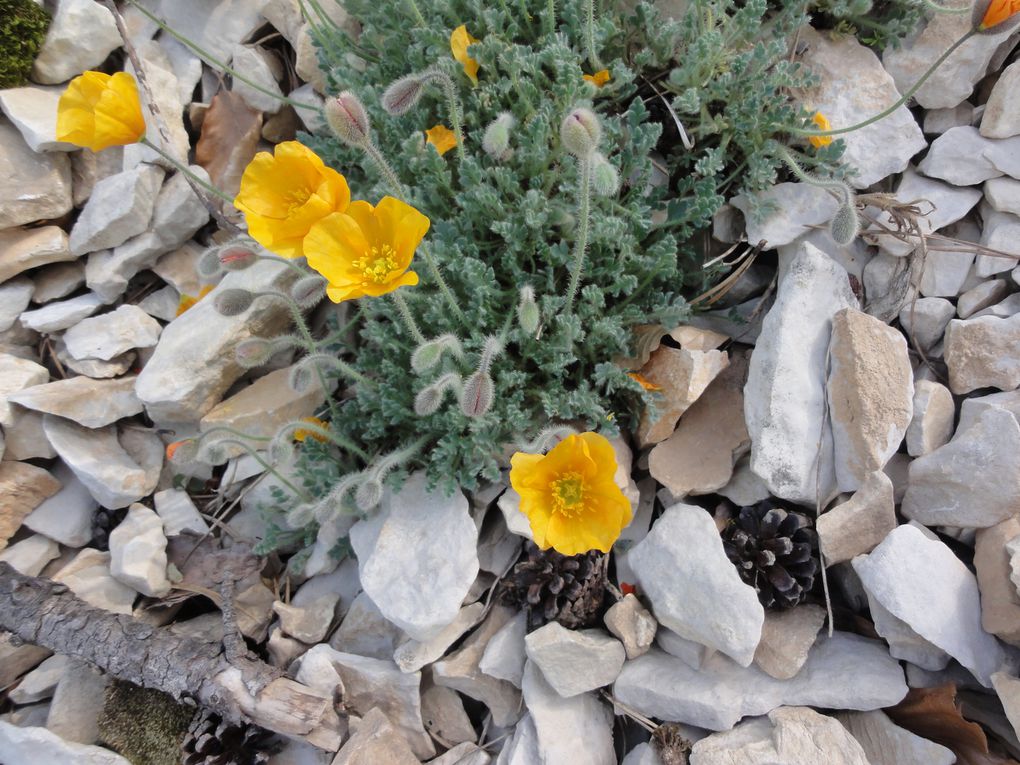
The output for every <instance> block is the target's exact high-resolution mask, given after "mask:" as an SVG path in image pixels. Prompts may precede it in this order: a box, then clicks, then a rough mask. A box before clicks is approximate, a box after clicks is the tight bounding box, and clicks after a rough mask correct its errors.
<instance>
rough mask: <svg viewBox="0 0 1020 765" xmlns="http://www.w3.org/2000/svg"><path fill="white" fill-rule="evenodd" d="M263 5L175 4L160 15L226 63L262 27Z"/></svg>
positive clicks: (242, 1)
mask: <svg viewBox="0 0 1020 765" xmlns="http://www.w3.org/2000/svg"><path fill="white" fill-rule="evenodd" d="M264 5H266V0H255V2H249V1H248V0H217V2H214V3H208V2H206V1H205V0H176V1H175V2H172V3H165V4H164V5H163V6H161V7H160V15H161V16H162V18H163V19H164V21H166V23H167V25H169V26H170V28H171V29H174V30H176V31H177V32H178V34H180V35H181V36H183V37H186V38H187V39H189V40H191V41H192V42H194V43H195V44H196V45H197V46H199V47H200V48H204V49H205V50H207V51H209V53H210V54H212V55H213V56H215V57H216V58H218V59H219V60H220V61H227V60H228V59H229V58H230V52H231V49H232V48H233V47H234V45H235V44H236V43H239V42H241V41H242V40H246V39H248V36H249V35H250V34H251V33H252V32H254V31H255V30H256V29H257V28H258V27H259V26H261V25H262V24H263V23H265V22H264V21H263V19H262V8H263V6H264ZM327 7H328V6H327Z"/></svg>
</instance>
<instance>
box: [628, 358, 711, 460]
mask: <svg viewBox="0 0 1020 765" xmlns="http://www.w3.org/2000/svg"><path fill="white" fill-rule="evenodd" d="M728 364H729V356H728V354H727V353H726V351H690V350H685V349H683V348H681V349H679V350H678V349H676V348H670V347H667V346H659V348H657V349H656V350H655V351H654V352H653V353H652V355H651V357H650V358H649V359H648V363H647V364H645V365H644V366H643V367H642V368H641V375H642V376H643V377H644V378H645V379H646V380H648V381H649V382H650V383H652V384H653V385H658V386H659V387H660V388H661V389H662V390H661V391H659V393H660V398H659V399H658V400H657V401H656V403H655V406H654V407H646V408H645V411H644V412H643V413H642V415H641V422H640V423H639V424H638V428H637V433H636V437H637V440H638V443H639V444H641V445H642V446H647V445H649V444H655V443H658V442H660V441H663V440H665V439H666V438H668V437H669V436H670V435H672V434H673V431H674V429H675V428H676V423H677V420H679V419H680V417H681V415H683V414H684V412H686V411H687V410H688V409H690V408H691V406H692V405H693V404H694V402H695V401H697V400H698V398H699V397H700V396H701V394H702V393H704V392H705V389H706V388H708V386H709V385H710V384H711V382H712V380H714V379H715V378H716V377H718V375H719V374H720V373H721V372H722V371H723V370H724V369H725V368H726V367H727V365H728Z"/></svg>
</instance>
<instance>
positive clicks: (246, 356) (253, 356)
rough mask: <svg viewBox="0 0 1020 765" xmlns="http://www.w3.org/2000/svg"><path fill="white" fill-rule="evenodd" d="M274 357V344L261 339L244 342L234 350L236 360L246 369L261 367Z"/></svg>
mask: <svg viewBox="0 0 1020 765" xmlns="http://www.w3.org/2000/svg"><path fill="white" fill-rule="evenodd" d="M272 355H273V344H272V343H270V342H269V341H268V340H263V339H262V338H261V337H249V338H248V339H247V340H242V341H241V342H240V343H238V344H237V347H236V348H235V349H234V358H235V359H237V363H238V364H240V365H241V366H242V367H244V368H245V369H252V368H254V367H260V366H262V365H263V364H265V363H266V362H267V361H269V358H270V357H271V356H272Z"/></svg>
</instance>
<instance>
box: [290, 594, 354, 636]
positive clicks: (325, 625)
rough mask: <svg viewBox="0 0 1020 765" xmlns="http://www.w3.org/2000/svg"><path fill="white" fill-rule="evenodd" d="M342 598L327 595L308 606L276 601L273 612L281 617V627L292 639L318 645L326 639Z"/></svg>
mask: <svg viewBox="0 0 1020 765" xmlns="http://www.w3.org/2000/svg"><path fill="white" fill-rule="evenodd" d="M339 602H340V596H339V595H338V594H337V593H326V594H325V595H322V596H321V597H319V598H318V599H317V600H315V601H313V602H311V603H309V604H308V605H306V606H294V605H290V604H288V603H282V602H280V601H276V602H275V603H273V611H275V612H276V615H277V616H279V617H280V626H281V627H282V628H283V631H284V632H285V633H286V634H288V635H290V636H291V637H292V638H296V639H297V640H300V641H301V642H302V643H308V644H312V643H318V642H319V641H321V640H322V639H323V638H324V637H326V632H327V630H328V629H329V625H330V624H331V623H332V621H333V613H334V609H335V608H336V605H337V603H339Z"/></svg>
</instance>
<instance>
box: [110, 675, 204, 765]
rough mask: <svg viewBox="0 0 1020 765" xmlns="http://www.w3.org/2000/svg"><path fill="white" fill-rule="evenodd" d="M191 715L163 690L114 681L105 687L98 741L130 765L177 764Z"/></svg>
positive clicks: (192, 710)
mask: <svg viewBox="0 0 1020 765" xmlns="http://www.w3.org/2000/svg"><path fill="white" fill-rule="evenodd" d="M194 714H195V710H194V709H193V708H190V707H186V706H184V705H182V704H178V703H177V702H176V701H174V699H173V698H172V697H171V696H170V695H168V694H166V693H163V692H162V691H156V690H152V689H150V688H141V687H139V686H137V685H133V684H132V683H125V682H121V681H119V680H116V681H114V682H113V683H111V684H110V685H109V686H108V687H107V689H106V703H105V704H104V705H103V712H102V714H101V715H100V717H99V740H100V743H102V744H105V745H106V746H108V747H110V748H111V749H113V750H114V751H115V752H117V753H119V754H120V755H121V756H123V757H124V758H126V759H127V760H128V761H130V762H131V763H132V765H178V763H180V760H181V753H180V752H181V741H182V740H183V739H184V734H185V733H186V732H187V730H188V723H189V722H191V718H192V717H193V716H194Z"/></svg>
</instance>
